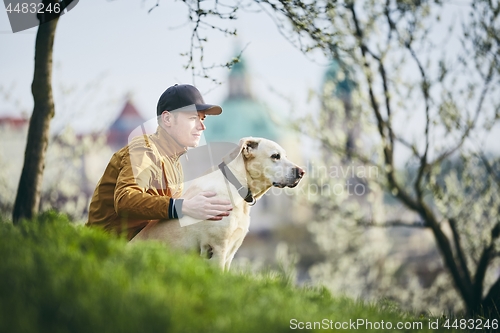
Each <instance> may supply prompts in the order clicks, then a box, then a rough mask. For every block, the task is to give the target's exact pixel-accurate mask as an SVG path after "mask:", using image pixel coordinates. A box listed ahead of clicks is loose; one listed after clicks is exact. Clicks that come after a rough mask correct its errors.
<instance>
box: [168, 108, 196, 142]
mask: <svg viewBox="0 0 500 333" xmlns="http://www.w3.org/2000/svg"><path fill="white" fill-rule="evenodd" d="M204 120H205V112H203V111H198V112H197V111H179V112H172V113H171V114H170V122H169V124H168V128H169V129H168V133H169V134H170V135H171V136H172V137H173V138H174V139H175V140H176V141H177V142H178V143H179V144H180V145H181V146H184V147H196V146H198V144H199V143H200V138H201V133H202V132H203V131H204V130H205V125H204V124H203V121H204Z"/></svg>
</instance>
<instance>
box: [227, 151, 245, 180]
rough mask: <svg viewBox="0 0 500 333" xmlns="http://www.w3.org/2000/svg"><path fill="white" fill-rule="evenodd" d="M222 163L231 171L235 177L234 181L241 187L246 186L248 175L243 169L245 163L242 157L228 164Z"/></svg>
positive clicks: (239, 156)
mask: <svg viewBox="0 0 500 333" xmlns="http://www.w3.org/2000/svg"><path fill="white" fill-rule="evenodd" d="M224 163H226V165H227V167H228V168H229V170H231V172H232V173H233V175H234V176H235V177H236V179H237V180H238V181H239V182H240V183H241V185H243V186H248V185H247V177H248V175H247V171H246V168H245V161H244V160H243V155H241V154H240V155H238V156H237V157H236V158H235V159H233V160H232V161H229V162H227V161H225V160H224Z"/></svg>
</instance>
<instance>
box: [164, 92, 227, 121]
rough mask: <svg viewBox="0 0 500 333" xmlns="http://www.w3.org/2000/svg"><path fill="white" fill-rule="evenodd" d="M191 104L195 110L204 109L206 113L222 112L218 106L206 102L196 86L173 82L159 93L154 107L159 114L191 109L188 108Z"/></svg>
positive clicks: (216, 113)
mask: <svg viewBox="0 0 500 333" xmlns="http://www.w3.org/2000/svg"><path fill="white" fill-rule="evenodd" d="M191 105H195V106H196V110H197V111H205V113H206V114H208V115H219V114H221V113H222V108H221V107H220V106H218V105H212V104H206V103H205V101H204V100H203V97H202V96H201V93H200V91H199V90H198V89H196V87H194V86H192V85H190V84H175V85H173V86H171V87H169V88H168V89H167V90H165V92H164V93H163V94H161V96H160V99H159V100H158V105H157V107H156V115H158V116H159V115H161V114H162V113H163V111H169V112H171V111H183V110H186V111H187V110H193V109H192V108H189V106H191ZM186 107H187V108H186Z"/></svg>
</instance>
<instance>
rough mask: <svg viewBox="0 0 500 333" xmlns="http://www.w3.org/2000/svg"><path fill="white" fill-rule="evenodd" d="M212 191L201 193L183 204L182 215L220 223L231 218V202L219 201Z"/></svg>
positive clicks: (185, 200)
mask: <svg viewBox="0 0 500 333" xmlns="http://www.w3.org/2000/svg"><path fill="white" fill-rule="evenodd" d="M216 195H217V193H215V192H212V191H204V192H199V193H197V194H196V195H194V196H192V197H191V198H189V199H188V198H185V199H184V202H183V203H182V213H183V214H185V215H188V216H191V217H192V218H195V219H199V220H213V221H219V220H222V218H223V217H225V216H229V212H230V211H231V210H232V209H233V207H232V206H231V202H230V201H227V200H222V199H218V198H217V197H216Z"/></svg>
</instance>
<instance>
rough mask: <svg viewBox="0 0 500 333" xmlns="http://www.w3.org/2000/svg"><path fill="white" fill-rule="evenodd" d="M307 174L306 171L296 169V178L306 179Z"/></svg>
mask: <svg viewBox="0 0 500 333" xmlns="http://www.w3.org/2000/svg"><path fill="white" fill-rule="evenodd" d="M305 173H306V172H305V171H304V169H302V168H299V167H296V168H295V178H302V177H304V174H305Z"/></svg>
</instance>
